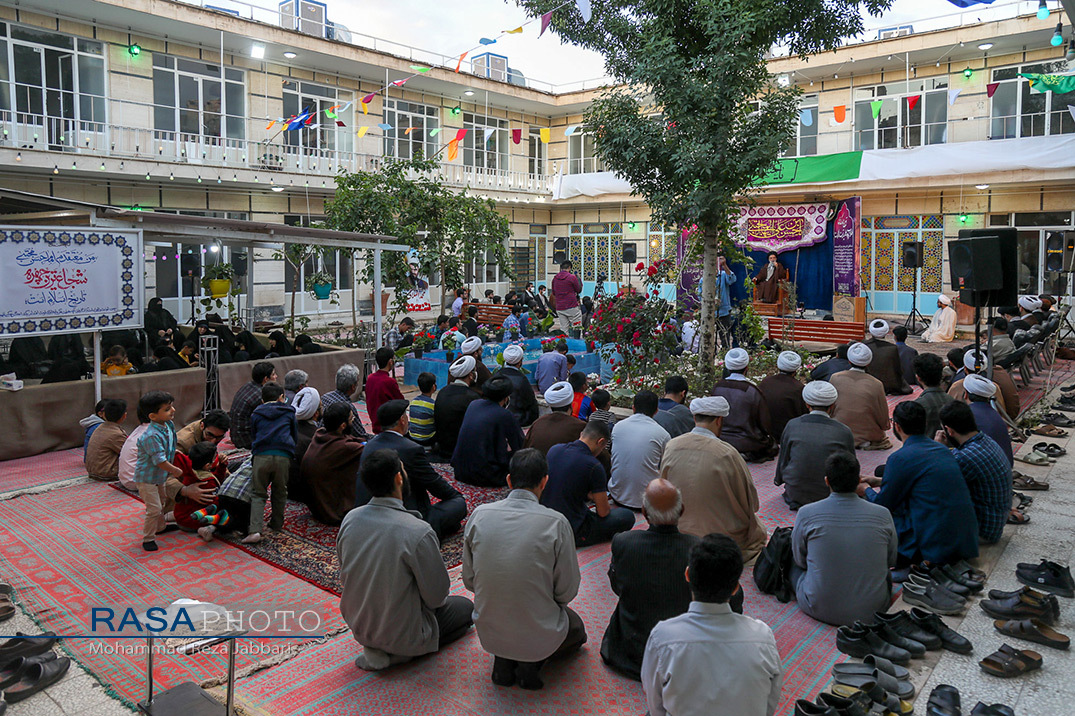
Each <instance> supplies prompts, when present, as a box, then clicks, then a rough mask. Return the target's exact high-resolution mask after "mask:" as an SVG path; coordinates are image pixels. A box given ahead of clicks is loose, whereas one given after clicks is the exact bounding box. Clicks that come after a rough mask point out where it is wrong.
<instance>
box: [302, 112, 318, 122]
mask: <svg viewBox="0 0 1075 716" xmlns="http://www.w3.org/2000/svg"><path fill="white" fill-rule="evenodd" d="M315 116H316V115H314V114H310V116H309V117H307V118H306V122H304V124H309V123H310V122H312V121H314V117H315Z"/></svg>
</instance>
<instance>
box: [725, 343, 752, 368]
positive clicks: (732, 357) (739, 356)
mask: <svg viewBox="0 0 1075 716" xmlns="http://www.w3.org/2000/svg"><path fill="white" fill-rule="evenodd" d="M749 364H750V354H749V353H747V352H746V351H745V350H743V349H742V348H732V349H731V350H730V351H728V353H727V354H726V355H725V356H724V367H725V368H727V369H728V370H734V371H740V370H743V369H744V368H746V367H747V365H749Z"/></svg>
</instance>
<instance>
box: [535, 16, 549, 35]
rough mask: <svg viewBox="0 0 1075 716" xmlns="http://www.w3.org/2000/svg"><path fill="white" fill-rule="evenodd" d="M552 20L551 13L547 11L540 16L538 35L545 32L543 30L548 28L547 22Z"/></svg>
mask: <svg viewBox="0 0 1075 716" xmlns="http://www.w3.org/2000/svg"><path fill="white" fill-rule="evenodd" d="M550 22H552V13H551V12H547V13H545V14H544V15H542V16H541V32H539V33H538V37H541V36H542V35H544V34H545V31H546V30H548V29H549V23H550Z"/></svg>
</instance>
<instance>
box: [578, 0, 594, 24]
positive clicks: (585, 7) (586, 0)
mask: <svg viewBox="0 0 1075 716" xmlns="http://www.w3.org/2000/svg"><path fill="white" fill-rule="evenodd" d="M575 7H577V8H578V9H579V14H580V15H582V21H583V22H589V21H590V16H591V15H592V14H593V13H591V12H590V0H575Z"/></svg>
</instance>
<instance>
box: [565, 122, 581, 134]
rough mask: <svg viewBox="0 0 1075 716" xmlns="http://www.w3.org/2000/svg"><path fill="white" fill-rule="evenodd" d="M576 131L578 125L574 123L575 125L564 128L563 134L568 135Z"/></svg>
mask: <svg viewBox="0 0 1075 716" xmlns="http://www.w3.org/2000/svg"><path fill="white" fill-rule="evenodd" d="M577 131H579V125H577V124H576V125H573V126H571V127H568V128H567V129H565V130H564V136H565V137H570V136H571V135H572V134H574V133H575V132H577Z"/></svg>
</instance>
